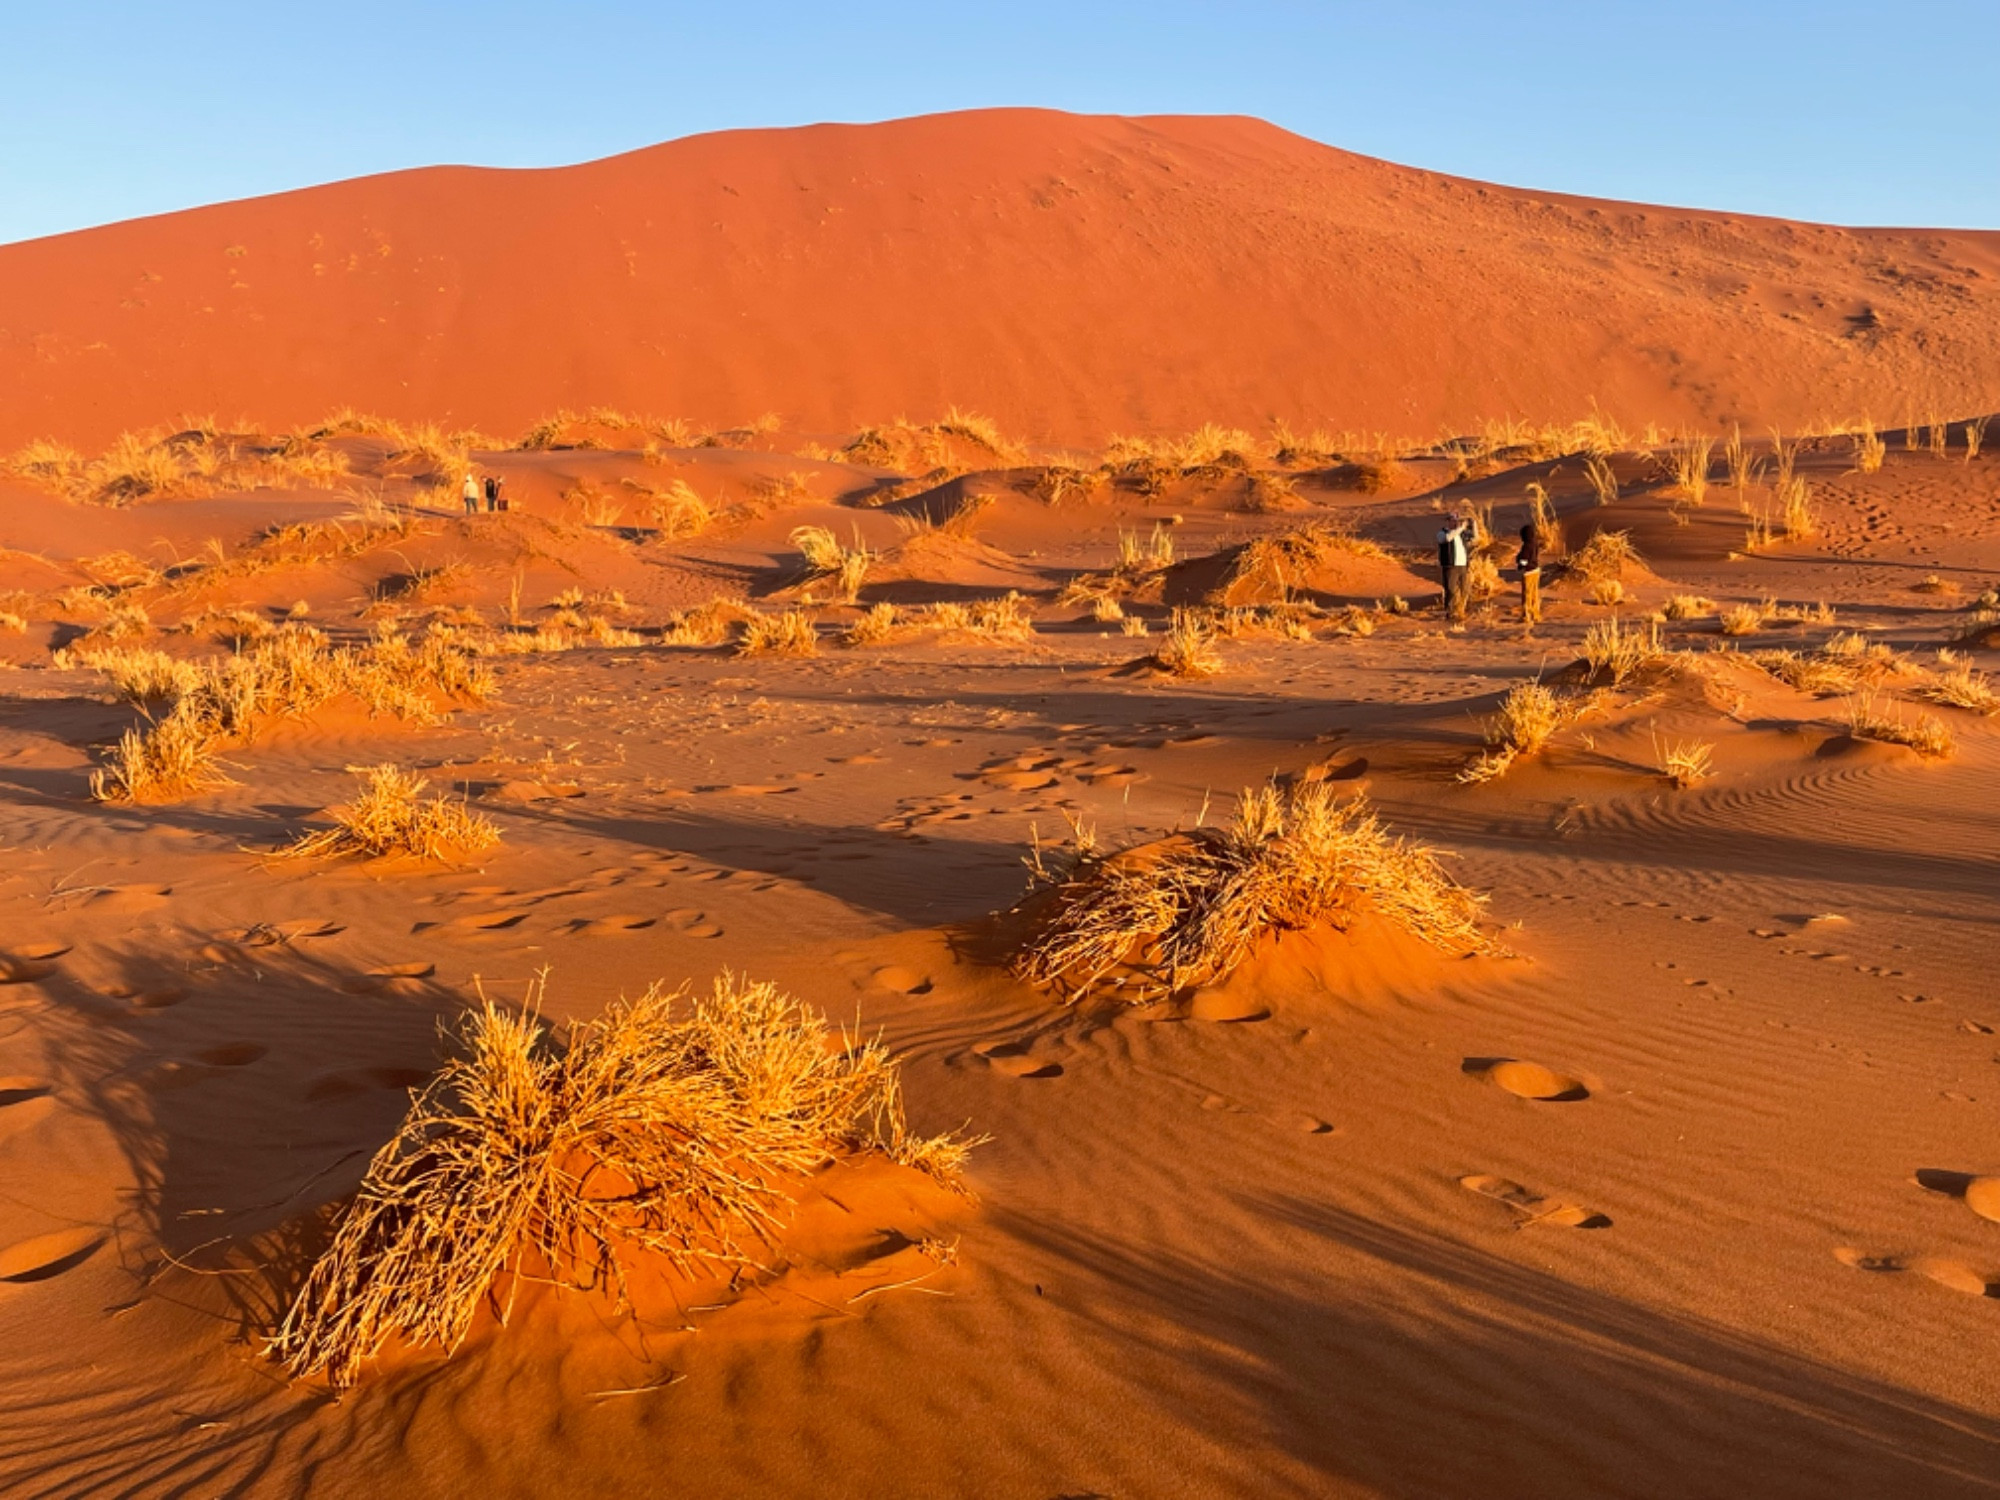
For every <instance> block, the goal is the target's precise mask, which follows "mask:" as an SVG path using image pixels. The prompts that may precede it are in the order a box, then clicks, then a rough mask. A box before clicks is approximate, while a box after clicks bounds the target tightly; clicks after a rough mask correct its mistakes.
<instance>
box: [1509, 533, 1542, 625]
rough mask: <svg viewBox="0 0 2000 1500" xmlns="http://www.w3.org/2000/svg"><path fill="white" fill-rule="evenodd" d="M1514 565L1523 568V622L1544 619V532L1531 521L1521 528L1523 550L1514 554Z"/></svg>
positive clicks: (1531, 623)
mask: <svg viewBox="0 0 2000 1500" xmlns="http://www.w3.org/2000/svg"><path fill="white" fill-rule="evenodd" d="M1514 566H1515V567H1517V568H1519V569H1520V570H1521V623H1522V624H1523V625H1539V624H1540V623H1541V621H1542V534H1541V533H1540V532H1539V531H1537V530H1535V524H1534V522H1532V521H1530V522H1529V523H1528V524H1527V525H1526V526H1523V527H1522V528H1521V550H1520V551H1519V552H1517V553H1515V554H1514Z"/></svg>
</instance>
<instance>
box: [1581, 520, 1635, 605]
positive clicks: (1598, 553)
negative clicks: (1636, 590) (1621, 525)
mask: <svg viewBox="0 0 2000 1500" xmlns="http://www.w3.org/2000/svg"><path fill="white" fill-rule="evenodd" d="M1638 562H1639V551H1638V549H1637V548H1636V547H1634V546H1633V545H1632V534H1631V533H1630V532H1629V531H1596V532H1592V533H1591V537H1590V540H1589V541H1587V542H1585V543H1584V544H1583V545H1582V546H1581V547H1579V548H1577V550H1576V551H1575V552H1573V553H1571V554H1570V557H1569V562H1568V571H1569V572H1571V573H1574V574H1576V576H1577V577H1579V578H1581V579H1582V580H1583V582H1584V586H1585V587H1586V588H1588V587H1591V586H1592V585H1595V584H1597V583H1600V582H1605V581H1609V582H1613V583H1618V584H1620V593H1621V596H1622V593H1623V579H1624V576H1625V569H1626V568H1627V567H1629V566H1633V565H1636V564H1637V563H1638Z"/></svg>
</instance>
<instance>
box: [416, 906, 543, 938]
mask: <svg viewBox="0 0 2000 1500" xmlns="http://www.w3.org/2000/svg"><path fill="white" fill-rule="evenodd" d="M527 917H528V913H527V909H526V908H524V907H503V908H502V909H500V910H499V911H477V912H468V913H466V914H465V915H464V916H462V917H453V918H451V919H450V920H449V921H445V922H419V923H417V924H416V926H414V927H412V928H411V929H410V931H411V932H412V933H418V932H426V931H429V930H431V929H433V928H439V929H443V930H444V931H447V932H454V933H479V932H505V931H506V930H507V929H508V928H510V927H517V926H519V925H520V924H521V923H522V922H524V921H526V920H527Z"/></svg>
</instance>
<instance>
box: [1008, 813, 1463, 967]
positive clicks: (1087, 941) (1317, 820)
mask: <svg viewBox="0 0 2000 1500" xmlns="http://www.w3.org/2000/svg"><path fill="white" fill-rule="evenodd" d="M1073 833H1074V837H1073V840H1072V843H1071V844H1070V845H1069V846H1067V847H1066V848H1065V849H1063V850H1062V851H1058V852H1056V853H1055V854H1054V856H1053V858H1052V859H1051V857H1050V856H1049V855H1048V854H1047V853H1046V852H1045V851H1044V850H1042V849H1041V848H1040V847H1037V848H1036V850H1035V852H1034V856H1033V858H1032V859H1031V861H1030V866H1031V868H1032V869H1033V870H1034V872H1035V875H1036V878H1037V888H1036V889H1035V890H1034V891H1033V892H1032V893H1031V895H1030V896H1029V898H1028V900H1027V902H1026V903H1024V906H1025V909H1026V911H1027V912H1028V913H1029V914H1030V916H1031V917H1032V919H1033V925H1032V929H1031V931H1030V933H1029V935H1028V937H1027V938H1026V940H1025V941H1024V942H1023V944H1022V946H1021V948H1020V950H1019V952H1018V953H1017V954H1016V955H1015V958H1014V969H1015V972H1016V973H1018V974H1019V975H1020V976H1021V977H1022V978H1024V979H1026V980H1028V981H1029V982H1030V983H1034V984H1045V985H1050V986H1053V987H1055V988H1057V989H1058V990H1060V991H1062V992H1063V993H1064V994H1065V995H1067V996H1068V997H1069V998H1072V999H1074V998H1077V997H1079V996H1082V995H1084V994H1086V993H1088V992H1089V991H1090V990H1091V989H1092V988H1093V987H1094V986H1096V985H1098V984H1099V983H1101V982H1103V981H1104V980H1105V979H1107V978H1109V977H1110V976H1111V975H1112V974H1113V973H1114V972H1116V971H1119V970H1121V969H1122V970H1131V971H1136V973H1135V977H1136V979H1137V986H1136V995H1137V998H1141V999H1144V998H1150V997H1153V996H1158V995H1166V994H1173V993H1175V992H1178V991H1181V990H1184V989H1186V988H1188V987H1190V986H1194V985H1199V984H1206V983H1210V982H1213V981H1215V980H1218V979H1221V978H1223V977H1224V976H1226V975H1227V974H1228V973H1229V972H1230V971H1231V970H1233V969H1234V968H1236V966H1237V965H1238V964H1240V963H1242V962H1243V960H1244V959H1246V958H1248V957H1249V956H1250V955H1251V953H1252V952H1253V951H1254V950H1255V948H1256V946H1257V945H1258V943H1259V942H1260V941H1262V940H1263V939H1264V938H1266V937H1268V936H1270V935H1272V934H1275V933H1281V932H1298V931H1305V930H1308V929H1310V928H1314V927H1318V926H1321V925H1326V926H1331V927H1333V928H1335V929H1337V930H1342V931H1344V930H1346V929H1347V928H1348V927H1349V926H1350V925H1351V924H1352V922H1353V921H1354V919H1355V918H1356V917H1357V916H1359V915H1360V914H1361V913H1362V912H1364V911H1374V912H1376V913H1378V914H1380V915H1381V916H1382V917H1384V918H1386V919H1387V920H1388V921H1390V922H1392V923H1394V924H1395V925H1396V926H1398V927H1401V928H1403V929H1404V930H1406V931H1408V932H1411V933H1414V934H1415V935H1416V936H1418V937H1419V938H1422V939H1423V940H1424V941H1425V942H1427V943H1431V944H1433V945H1434V946H1436V947H1439V948H1442V949H1444V950H1446V951H1447V952H1452V953H1482V952H1490V951H1492V944H1491V943H1490V942H1489V941H1488V940H1487V939H1486V937H1485V936H1484V935H1483V934H1482V933H1481V932H1480V930H1479V911H1480V905H1481V901H1482V899H1483V898H1482V897H1480V896H1478V895H1476V894H1474V893H1473V892H1471V891H1469V890H1467V889H1466V888H1465V887H1464V886H1461V885H1460V884H1458V883H1457V882H1456V881H1454V880H1453V879H1451V877H1450V876H1448V875H1446V874H1445V872H1444V870H1443V868H1442V867H1441V866H1440V864H1439V863H1438V858H1437V855H1436V854H1435V853H1434V852H1433V851H1432V850H1430V849H1428V848H1425V847H1424V846H1422V845H1420V844H1413V843H1410V842H1407V841H1405V840H1403V839H1400V838H1396V837H1393V836H1392V835H1390V834H1389V833H1388V832H1387V831H1386V830H1385V829H1384V828H1383V827H1382V825H1381V824H1380V822H1379V821H1377V819H1376V818H1375V816H1374V815H1373V813H1372V812H1370V811H1369V810H1368V808H1367V806H1366V804H1365V803H1364V802H1363V801H1362V799H1360V798H1356V799H1354V800H1352V801H1349V802H1344V803H1343V802H1340V801H1337V800H1336V799H1335V797H1334V795H1333V792H1332V789H1331V788H1329V787H1327V786H1326V785H1325V784H1324V783H1310V784H1306V785H1302V786H1299V787H1295V788H1293V789H1291V790H1290V791H1283V790H1280V789H1279V788H1277V787H1275V786H1264V787H1259V788H1255V789H1253V790H1250V791H1246V792H1245V793H1244V794H1243V796H1242V797H1241V798H1240V799H1239V800H1238V802H1237V807H1236V816H1235V819H1234V821H1233V823H1232V824H1231V826H1230V827H1228V828H1226V829H1222V828H1196V829H1194V830H1192V831H1190V832H1187V833H1181V834H1176V835H1174V836H1172V837H1171V838H1168V839H1165V840H1162V841H1160V842H1159V843H1156V844H1151V845H1142V846H1140V847H1138V848H1136V849H1129V850H1125V851H1122V852H1119V853H1114V854H1110V855H1100V854H1098V853H1097V852H1096V851H1095V848H1094V840H1093V838H1092V837H1091V836H1090V834H1089V833H1088V832H1087V831H1086V830H1084V829H1082V828H1081V827H1080V826H1075V827H1073ZM1128 993H1132V991H1131V990H1129V989H1128Z"/></svg>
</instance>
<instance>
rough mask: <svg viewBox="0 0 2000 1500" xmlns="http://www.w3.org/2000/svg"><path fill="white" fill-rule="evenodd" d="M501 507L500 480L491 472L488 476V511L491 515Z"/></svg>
mask: <svg viewBox="0 0 2000 1500" xmlns="http://www.w3.org/2000/svg"><path fill="white" fill-rule="evenodd" d="M499 508H500V481H499V480H498V479H495V478H494V477H493V476H492V475H491V474H488V475H487V476H486V511H487V514H489V515H491V514H492V513H493V512H494V511H496V510H498V509H499Z"/></svg>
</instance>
